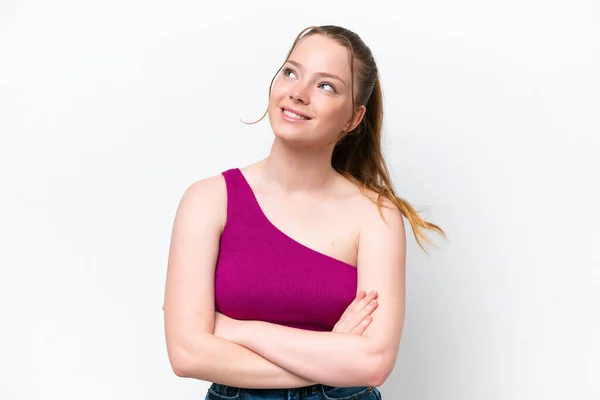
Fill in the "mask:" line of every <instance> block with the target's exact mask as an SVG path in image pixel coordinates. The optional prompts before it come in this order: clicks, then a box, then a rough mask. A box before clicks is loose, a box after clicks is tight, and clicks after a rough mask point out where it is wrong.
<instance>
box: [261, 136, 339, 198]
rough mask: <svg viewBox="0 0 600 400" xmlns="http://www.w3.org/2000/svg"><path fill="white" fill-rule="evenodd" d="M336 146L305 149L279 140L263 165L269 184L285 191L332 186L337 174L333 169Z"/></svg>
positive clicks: (314, 189)
mask: <svg viewBox="0 0 600 400" xmlns="http://www.w3.org/2000/svg"><path fill="white" fill-rule="evenodd" d="M332 152H333V147H330V146H328V147H325V148H317V149H315V148H302V147H298V146H290V145H289V144H286V143H285V142H283V141H281V140H279V139H278V138H275V140H274V142H273V145H272V147H271V153H270V154H269V156H268V157H267V158H265V159H264V160H263V161H262V162H261V164H263V165H262V168H263V173H264V175H263V176H264V177H265V179H266V180H267V181H269V182H271V183H275V184H277V186H279V187H281V188H282V189H283V190H285V191H289V192H293V191H317V190H322V189H324V188H326V187H328V186H330V185H331V183H332V182H333V180H334V179H335V178H336V176H337V172H336V171H335V170H334V169H333V168H332V167H331V155H332Z"/></svg>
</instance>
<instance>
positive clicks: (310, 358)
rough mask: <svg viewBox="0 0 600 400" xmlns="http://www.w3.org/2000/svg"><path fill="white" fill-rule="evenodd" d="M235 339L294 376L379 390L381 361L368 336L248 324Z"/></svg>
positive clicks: (331, 383)
mask: <svg viewBox="0 0 600 400" xmlns="http://www.w3.org/2000/svg"><path fill="white" fill-rule="evenodd" d="M234 335H235V336H234V337H233V338H228V339H231V340H232V341H233V342H235V343H238V344H240V345H242V346H244V347H247V348H249V349H250V350H253V351H254V352H256V353H258V354H260V355H261V356H263V357H264V358H266V359H268V360H270V361H272V362H274V363H275V364H277V365H279V366H281V367H283V368H285V369H286V370H288V371H291V372H292V373H295V374H298V375H300V376H304V377H306V378H307V379H310V380H312V381H315V382H319V383H323V384H326V385H331V386H359V385H373V386H377V382H378V380H379V377H380V375H381V374H380V373H379V366H380V365H381V362H380V360H381V357H382V356H380V355H379V354H378V352H377V351H376V350H375V346H374V344H373V339H371V338H369V337H368V336H361V335H353V334H350V333H337V332H314V331H308V330H302V329H296V328H290V327H286V326H281V325H277V324H272V323H268V322H263V321H244V322H243V323H242V324H241V325H239V328H238V329H237V330H236V331H235V334H234Z"/></svg>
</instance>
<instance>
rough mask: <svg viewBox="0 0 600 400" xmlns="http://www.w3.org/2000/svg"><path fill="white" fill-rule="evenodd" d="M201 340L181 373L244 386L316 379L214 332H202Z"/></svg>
mask: <svg viewBox="0 0 600 400" xmlns="http://www.w3.org/2000/svg"><path fill="white" fill-rule="evenodd" d="M199 340H202V341H204V343H203V345H202V349H201V351H200V349H199V350H197V351H194V352H191V353H188V354H187V355H186V356H185V359H186V361H185V363H184V365H185V367H184V368H183V370H182V371H181V373H180V374H179V375H180V376H184V377H187V378H195V379H201V380H204V381H208V382H216V383H221V384H223V385H228V386H237V387H243V388H273V389H277V388H294V387H301V386H308V385H313V384H315V383H316V382H313V381H310V380H307V379H305V378H303V377H301V376H298V375H296V374H294V373H292V372H290V371H288V370H286V369H284V368H283V367H281V366H279V365H277V364H275V363H273V362H271V361H269V360H267V359H265V358H264V357H262V356H261V355H259V354H257V353H255V352H253V351H251V350H249V349H247V348H245V347H243V346H240V345H238V344H236V343H232V342H230V341H227V340H225V339H222V338H220V337H217V336H214V335H212V334H208V333H206V334H203V335H202V337H201V338H200V339H199Z"/></svg>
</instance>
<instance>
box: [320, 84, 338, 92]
mask: <svg viewBox="0 0 600 400" xmlns="http://www.w3.org/2000/svg"><path fill="white" fill-rule="evenodd" d="M321 86H329V87H330V88H331V89H330V90H327V91H328V92H333V93H337V92H336V90H335V87H333V85H332V84H331V83H327V82H323V83H321V84H320V85H319V87H321Z"/></svg>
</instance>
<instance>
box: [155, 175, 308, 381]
mask: <svg viewBox="0 0 600 400" xmlns="http://www.w3.org/2000/svg"><path fill="white" fill-rule="evenodd" d="M226 196H227V195H226V188H225V181H224V178H223V176H222V175H217V176H213V177H210V178H207V179H203V180H201V181H198V182H195V183H193V184H192V185H190V187H189V188H188V189H187V190H186V191H185V193H184V195H183V197H182V199H181V201H180V203H179V206H178V208H177V212H176V216H175V222H174V224H173V230H172V235H171V244H170V249H169V260H168V267H167V278H166V284H165V299H164V322H165V336H166V344H167V353H168V356H169V361H170V363H171V367H172V369H173V371H174V372H175V374H176V375H177V376H180V377H187V378H195V379H201V380H204V381H208V382H217V383H221V384H224V385H228V386H237V387H245V388H293V387H300V386H308V385H312V384H314V383H316V382H311V381H309V380H307V379H305V378H303V377H300V376H297V375H295V374H293V373H291V372H289V371H288V370H286V369H283V368H282V367H280V366H278V365H276V364H274V363H272V362H271V361H269V360H267V359H265V358H263V357H262V356H260V355H258V354H256V353H254V352H253V351H251V350H248V349H247V348H245V347H243V346H240V345H238V344H235V343H232V342H229V341H227V340H225V339H222V338H220V337H217V336H215V335H214V317H215V302H214V276H215V267H216V263H217V258H218V253H219V240H220V236H221V232H222V229H223V226H224V223H225V221H226V210H227V208H226V204H227V197H226Z"/></svg>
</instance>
